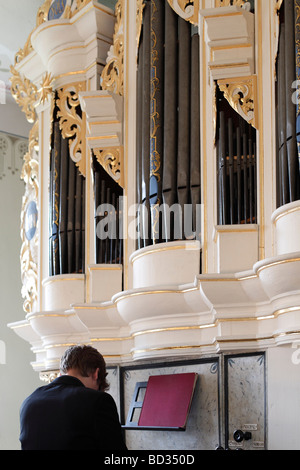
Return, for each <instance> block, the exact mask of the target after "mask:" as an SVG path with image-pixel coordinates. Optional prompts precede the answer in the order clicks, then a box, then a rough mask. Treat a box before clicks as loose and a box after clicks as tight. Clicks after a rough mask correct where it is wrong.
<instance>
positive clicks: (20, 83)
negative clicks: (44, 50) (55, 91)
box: [10, 66, 53, 123]
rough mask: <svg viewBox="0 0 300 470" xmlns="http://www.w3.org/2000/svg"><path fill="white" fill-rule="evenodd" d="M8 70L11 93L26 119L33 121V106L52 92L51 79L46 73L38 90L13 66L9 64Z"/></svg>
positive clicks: (34, 114)
mask: <svg viewBox="0 0 300 470" xmlns="http://www.w3.org/2000/svg"><path fill="white" fill-rule="evenodd" d="M10 71H11V73H12V76H11V77H10V81H11V94H12V96H13V97H14V99H15V101H16V103H17V104H18V105H19V106H20V107H21V108H22V111H23V112H24V113H25V115H26V118H27V121H28V122H31V123H33V122H35V120H36V111H35V107H36V106H37V105H38V104H39V103H44V102H45V101H46V100H47V99H48V95H49V94H50V93H51V92H52V83H53V80H52V78H51V76H50V75H49V74H48V73H46V74H45V75H44V77H43V81H42V83H41V86H40V88H39V90H38V89H37V87H36V86H35V85H34V84H33V83H32V82H31V81H30V80H29V79H28V78H26V77H22V76H21V74H20V73H19V72H18V71H17V70H16V69H15V67H13V66H11V67H10Z"/></svg>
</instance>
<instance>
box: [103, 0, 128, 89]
mask: <svg viewBox="0 0 300 470" xmlns="http://www.w3.org/2000/svg"><path fill="white" fill-rule="evenodd" d="M123 14H124V0H118V2H117V5H116V24H115V32H114V37H113V45H112V46H111V48H110V50H109V52H108V57H107V61H106V66H105V67H104V69H103V71H102V75H101V86H102V89H103V90H107V91H112V92H114V93H116V94H118V95H120V96H123V93H124V20H123Z"/></svg>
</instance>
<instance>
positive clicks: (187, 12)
mask: <svg viewBox="0 0 300 470" xmlns="http://www.w3.org/2000/svg"><path fill="white" fill-rule="evenodd" d="M168 3H169V5H170V6H171V7H172V8H173V10H174V11H175V12H176V13H177V15H179V16H180V17H181V18H183V19H185V20H186V21H189V22H190V23H193V24H198V15H199V8H200V7H199V0H194V1H187V0H168Z"/></svg>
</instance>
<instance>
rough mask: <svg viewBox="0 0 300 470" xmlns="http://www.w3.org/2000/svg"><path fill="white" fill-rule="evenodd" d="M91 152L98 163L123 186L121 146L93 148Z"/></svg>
mask: <svg viewBox="0 0 300 470" xmlns="http://www.w3.org/2000/svg"><path fill="white" fill-rule="evenodd" d="M93 152H94V154H95V157H96V158H97V160H98V162H99V163H100V165H102V167H103V168H104V169H105V171H106V172H107V173H108V174H109V175H110V176H111V177H112V178H113V179H114V180H115V181H116V182H117V183H118V184H119V185H120V186H121V187H122V188H123V187H124V181H123V147H122V146H120V147H112V148H109V149H93Z"/></svg>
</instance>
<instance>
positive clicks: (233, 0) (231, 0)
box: [216, 0, 247, 8]
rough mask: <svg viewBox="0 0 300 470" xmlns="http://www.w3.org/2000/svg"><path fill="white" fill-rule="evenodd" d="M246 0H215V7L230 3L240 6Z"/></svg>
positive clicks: (227, 5)
mask: <svg viewBox="0 0 300 470" xmlns="http://www.w3.org/2000/svg"><path fill="white" fill-rule="evenodd" d="M245 3H247V0H216V7H217V8H218V7H229V6H232V5H236V6H238V7H242V6H243V5H244V4H245Z"/></svg>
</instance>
